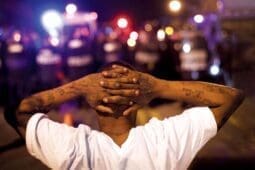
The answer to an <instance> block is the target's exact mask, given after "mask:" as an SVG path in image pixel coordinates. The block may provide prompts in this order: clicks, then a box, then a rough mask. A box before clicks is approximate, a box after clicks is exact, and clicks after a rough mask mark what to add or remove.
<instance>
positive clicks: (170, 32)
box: [165, 26, 174, 35]
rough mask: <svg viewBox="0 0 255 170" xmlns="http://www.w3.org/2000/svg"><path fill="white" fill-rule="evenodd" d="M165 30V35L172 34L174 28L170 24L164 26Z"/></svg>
mask: <svg viewBox="0 0 255 170" xmlns="http://www.w3.org/2000/svg"><path fill="white" fill-rule="evenodd" d="M165 32H166V34H167V35H173V34H174V28H173V27H171V26H168V27H166V28H165Z"/></svg>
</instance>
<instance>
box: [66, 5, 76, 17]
mask: <svg viewBox="0 0 255 170" xmlns="http://www.w3.org/2000/svg"><path fill="white" fill-rule="evenodd" d="M76 11H77V6H76V5H75V4H73V3H71V4H67V5H66V13H67V14H68V15H74V14H75V12H76Z"/></svg>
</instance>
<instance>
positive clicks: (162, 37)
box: [157, 29, 166, 41]
mask: <svg viewBox="0 0 255 170" xmlns="http://www.w3.org/2000/svg"><path fill="white" fill-rule="evenodd" d="M165 37H166V34H165V31H164V30H163V29H159V30H158V32H157V39H158V40H159V41H164V40H165Z"/></svg>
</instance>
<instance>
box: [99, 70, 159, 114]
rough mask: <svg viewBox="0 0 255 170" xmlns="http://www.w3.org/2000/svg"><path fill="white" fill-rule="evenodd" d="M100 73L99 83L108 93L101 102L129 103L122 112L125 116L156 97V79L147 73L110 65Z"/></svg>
mask: <svg viewBox="0 0 255 170" xmlns="http://www.w3.org/2000/svg"><path fill="white" fill-rule="evenodd" d="M102 75H103V77H104V79H102V80H101V81H100V85H101V86H102V87H103V88H104V89H105V90H104V91H105V92H106V93H107V94H108V95H106V96H105V97H104V98H103V103H105V104H114V105H120V106H121V105H129V107H127V108H126V109H125V111H124V112H123V113H122V114H123V115H125V116H126V115H129V114H131V113H134V112H136V111H137V110H138V109H139V108H140V107H142V106H144V105H146V104H148V103H149V102H150V101H151V100H152V99H153V98H155V97H156V90H155V88H154V87H155V84H156V83H157V80H156V78H154V77H153V76H151V75H149V74H145V73H141V72H138V71H134V70H131V69H128V68H126V67H123V66H120V65H112V68H111V69H109V70H107V71H103V72H102ZM104 107H105V106H104ZM108 109H109V108H108Z"/></svg>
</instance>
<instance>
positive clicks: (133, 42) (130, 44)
mask: <svg viewBox="0 0 255 170" xmlns="http://www.w3.org/2000/svg"><path fill="white" fill-rule="evenodd" d="M127 45H128V46H129V47H135V46H136V41H135V40H134V39H132V38H129V39H128V40H127Z"/></svg>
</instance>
